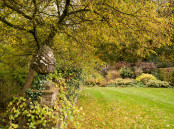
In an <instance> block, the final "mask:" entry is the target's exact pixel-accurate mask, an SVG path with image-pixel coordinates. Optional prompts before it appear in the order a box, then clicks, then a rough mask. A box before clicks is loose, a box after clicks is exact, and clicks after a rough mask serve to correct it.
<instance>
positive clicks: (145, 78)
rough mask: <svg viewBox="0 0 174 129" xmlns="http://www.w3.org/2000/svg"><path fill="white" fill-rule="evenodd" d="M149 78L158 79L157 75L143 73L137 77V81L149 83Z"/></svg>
mask: <svg viewBox="0 0 174 129" xmlns="http://www.w3.org/2000/svg"><path fill="white" fill-rule="evenodd" d="M149 80H157V79H156V77H155V76H153V75H151V74H144V73H143V74H142V75H140V76H138V77H137V78H136V81H137V82H143V83H144V84H145V83H147V82H148V81H149Z"/></svg>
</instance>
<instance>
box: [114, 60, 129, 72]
mask: <svg viewBox="0 0 174 129" xmlns="http://www.w3.org/2000/svg"><path fill="white" fill-rule="evenodd" d="M130 66H131V65H130V63H128V62H125V61H119V62H117V63H116V64H115V65H113V66H112V68H111V69H113V70H119V69H121V68H123V67H130Z"/></svg>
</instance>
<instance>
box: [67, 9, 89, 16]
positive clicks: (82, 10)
mask: <svg viewBox="0 0 174 129" xmlns="http://www.w3.org/2000/svg"><path fill="white" fill-rule="evenodd" d="M88 11H90V9H79V10H76V11H72V12H69V13H67V16H69V15H72V14H76V13H80V12H88Z"/></svg>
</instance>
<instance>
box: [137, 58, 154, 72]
mask: <svg viewBox="0 0 174 129" xmlns="http://www.w3.org/2000/svg"><path fill="white" fill-rule="evenodd" d="M135 67H137V68H141V69H142V70H143V72H144V73H151V71H153V70H156V69H157V67H156V65H155V64H154V63H153V62H140V61H139V62H137V63H136V64H135Z"/></svg>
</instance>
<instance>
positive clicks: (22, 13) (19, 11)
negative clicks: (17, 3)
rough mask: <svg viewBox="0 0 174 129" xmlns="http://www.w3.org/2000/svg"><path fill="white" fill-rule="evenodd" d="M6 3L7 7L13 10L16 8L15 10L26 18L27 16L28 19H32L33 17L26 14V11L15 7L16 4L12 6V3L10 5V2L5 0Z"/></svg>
mask: <svg viewBox="0 0 174 129" xmlns="http://www.w3.org/2000/svg"><path fill="white" fill-rule="evenodd" d="M4 4H5V6H6V7H8V8H10V9H12V10H14V11H16V12H17V13H19V14H21V15H22V16H24V17H25V18H27V19H29V20H32V17H30V16H28V15H26V14H25V13H24V12H22V11H21V10H20V9H18V8H16V7H14V6H11V5H9V4H7V3H6V2H5V0H4Z"/></svg>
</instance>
